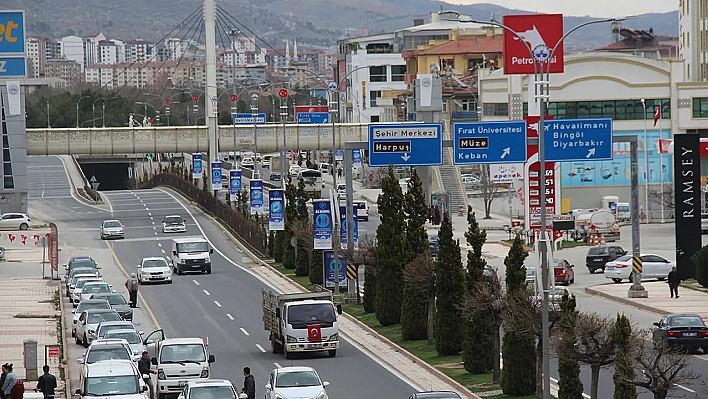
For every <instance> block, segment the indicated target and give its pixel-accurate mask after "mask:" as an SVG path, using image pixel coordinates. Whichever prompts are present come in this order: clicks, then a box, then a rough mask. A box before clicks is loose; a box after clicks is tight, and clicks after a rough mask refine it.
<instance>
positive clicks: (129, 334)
mask: <svg viewBox="0 0 708 399" xmlns="http://www.w3.org/2000/svg"><path fill="white" fill-rule="evenodd" d="M102 339H105V340H110V339H124V340H126V341H128V345H129V346H130V351H131V352H133V360H140V356H141V355H142V354H143V351H144V350H145V348H146V347H145V343H144V342H143V338H142V337H141V336H140V334H139V333H138V332H137V331H135V330H133V329H130V330H128V329H120V330H110V331H106V333H105V334H103V338H102Z"/></svg>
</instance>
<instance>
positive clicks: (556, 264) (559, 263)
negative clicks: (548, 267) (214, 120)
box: [553, 260, 563, 269]
mask: <svg viewBox="0 0 708 399" xmlns="http://www.w3.org/2000/svg"><path fill="white" fill-rule="evenodd" d="M553 267H554V268H555V267H557V268H561V269H562V268H563V261H560V260H554V261H553Z"/></svg>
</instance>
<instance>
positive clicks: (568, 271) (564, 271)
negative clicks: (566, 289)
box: [553, 259, 575, 285]
mask: <svg viewBox="0 0 708 399" xmlns="http://www.w3.org/2000/svg"><path fill="white" fill-rule="evenodd" d="M553 277H554V278H555V280H556V283H559V284H564V285H571V284H573V283H574V282H575V272H574V271H573V265H571V264H570V263H568V261H567V260H565V259H553Z"/></svg>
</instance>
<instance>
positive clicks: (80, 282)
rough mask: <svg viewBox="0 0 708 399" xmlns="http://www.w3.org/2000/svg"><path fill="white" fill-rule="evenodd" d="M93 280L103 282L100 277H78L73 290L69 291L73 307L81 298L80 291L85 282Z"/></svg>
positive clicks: (77, 304)
mask: <svg viewBox="0 0 708 399" xmlns="http://www.w3.org/2000/svg"><path fill="white" fill-rule="evenodd" d="M93 281H97V282H103V279H102V278H101V277H84V278H80V279H79V280H78V281H77V282H76V287H74V290H73V291H72V292H71V304H72V305H73V306H74V307H77V306H79V302H81V298H82V297H81V293H82V292H83V290H84V286H85V285H86V283H88V282H93ZM86 299H88V298H86Z"/></svg>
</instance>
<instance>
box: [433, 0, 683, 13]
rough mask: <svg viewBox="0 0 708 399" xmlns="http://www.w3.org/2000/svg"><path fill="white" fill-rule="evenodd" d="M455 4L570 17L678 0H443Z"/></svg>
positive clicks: (658, 7)
mask: <svg viewBox="0 0 708 399" xmlns="http://www.w3.org/2000/svg"><path fill="white" fill-rule="evenodd" d="M444 1H447V2H449V3H456V4H480V3H491V4H496V5H499V6H502V7H506V8H510V9H517V10H526V11H536V12H542V13H561V14H564V15H572V16H585V15H589V16H591V17H620V16H627V15H637V14H647V13H653V12H661V13H663V12H669V11H676V10H678V0H642V1H639V0H619V1H618V0H591V1H588V0H444Z"/></svg>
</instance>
